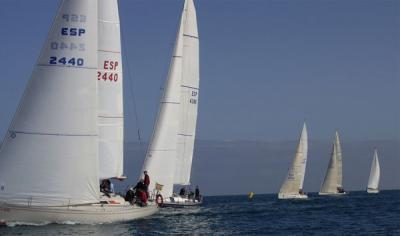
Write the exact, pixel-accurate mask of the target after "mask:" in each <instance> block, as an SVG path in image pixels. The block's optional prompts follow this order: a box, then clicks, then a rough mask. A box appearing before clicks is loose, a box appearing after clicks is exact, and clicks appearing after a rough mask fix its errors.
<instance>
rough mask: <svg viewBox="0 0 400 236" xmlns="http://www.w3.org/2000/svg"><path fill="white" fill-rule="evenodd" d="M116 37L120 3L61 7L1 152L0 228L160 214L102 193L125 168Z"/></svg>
mask: <svg viewBox="0 0 400 236" xmlns="http://www.w3.org/2000/svg"><path fill="white" fill-rule="evenodd" d="M119 31H120V29H119V16H118V3H117V0H63V1H62V2H61V4H60V7H59V10H58V13H57V15H56V18H55V20H54V23H53V25H52V27H51V30H50V32H49V35H48V37H47V40H46V43H45V45H44V47H43V49H42V52H41V55H40V57H39V59H38V62H37V65H36V66H35V68H34V71H33V73H32V77H31V79H30V81H29V83H28V85H27V88H26V90H25V93H24V95H23V97H22V99H21V102H20V104H19V107H18V110H17V112H16V114H15V115H14V119H13V121H12V123H11V125H10V127H9V129H8V132H7V134H6V137H5V139H4V141H3V143H2V146H1V149H0V222H2V223H6V224H13V223H19V224H24V223H30V224H32V223H34V224H45V223H71V222H74V223H80V224H96V223H109V222H117V221H128V220H132V219H137V218H141V217H146V216H149V215H151V214H154V213H156V212H157V211H158V208H157V206H156V204H155V203H150V204H149V205H148V206H146V207H139V206H135V205H131V204H130V203H129V202H126V201H125V200H124V199H123V198H122V197H121V196H118V195H115V194H113V195H112V196H110V197H106V196H102V194H101V193H100V187H99V181H100V180H101V179H104V178H112V177H117V178H120V177H122V170H123V166H122V165H123V153H122V145H123V134H122V130H123V128H122V127H123V111H122V107H123V105H122V70H121V65H122V62H121V53H120V51H121V47H120V35H119ZM99 37H101V39H99V40H98V38H99ZM103 77H104V78H105V79H104V80H102V79H103ZM101 83H104V84H101ZM106 83H108V84H106Z"/></svg>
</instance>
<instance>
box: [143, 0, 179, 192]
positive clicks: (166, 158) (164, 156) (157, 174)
mask: <svg viewBox="0 0 400 236" xmlns="http://www.w3.org/2000/svg"><path fill="white" fill-rule="evenodd" d="M185 7H186V2H185V6H184V9H185ZM182 22H185V14H182V17H181V23H180V27H179V30H178V33H177V37H176V41H175V48H174V53H173V56H172V60H171V65H170V69H169V74H168V78H167V80H166V82H165V86H164V94H163V96H162V99H161V102H160V108H159V111H158V115H157V120H156V123H155V126H154V131H153V135H152V138H151V141H150V145H149V148H148V150H147V154H146V159H145V162H144V165H143V171H144V170H147V171H148V173H149V176H150V177H151V182H150V186H149V190H150V191H152V190H154V189H155V186H156V183H158V184H161V185H163V188H162V190H161V191H160V193H161V194H162V195H163V196H164V197H166V196H171V195H172V193H173V182H174V173H175V164H176V153H177V152H176V147H177V133H178V128H179V114H180V113H179V110H180V96H181V94H180V88H181V80H182V53H183V23H182Z"/></svg>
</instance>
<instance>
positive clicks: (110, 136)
mask: <svg viewBox="0 0 400 236" xmlns="http://www.w3.org/2000/svg"><path fill="white" fill-rule="evenodd" d="M98 4H99V11H98V14H99V22H98V31H99V39H98V45H99V46H98V71H97V81H98V102H99V104H98V105H99V110H98V129H99V162H100V169H99V173H100V174H99V175H100V176H99V177H100V178H101V179H104V178H112V177H121V176H122V175H123V136H124V128H123V127H124V111H123V91H122V90H123V88H122V84H123V80H122V60H121V39H120V23H119V14H118V2H117V0H99V3H98Z"/></svg>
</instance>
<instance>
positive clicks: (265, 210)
mask: <svg viewBox="0 0 400 236" xmlns="http://www.w3.org/2000/svg"><path fill="white" fill-rule="evenodd" d="M309 196H310V199H308V200H277V197H276V195H273V194H266V195H257V194H256V195H255V196H254V198H253V200H252V201H248V199H247V196H244V195H242V196H216V197H205V199H204V200H205V201H204V204H203V205H202V206H201V207H197V208H180V209H171V208H169V209H168V208H164V209H161V211H160V213H158V214H156V215H154V216H152V217H149V218H147V219H141V220H135V221H131V222H126V223H118V224H104V225H57V224H52V225H45V226H15V227H5V226H3V227H0V235H159V234H161V235H400V191H399V190H391V191H381V192H380V193H379V194H367V193H366V192H350V194H348V195H345V196H340V197H328V196H324V197H321V196H318V195H317V194H315V193H314V194H309Z"/></svg>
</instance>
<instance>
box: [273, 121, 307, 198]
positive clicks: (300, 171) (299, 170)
mask: <svg viewBox="0 0 400 236" xmlns="http://www.w3.org/2000/svg"><path fill="white" fill-rule="evenodd" d="M307 152H308V135H307V127H306V123H304V125H303V130H302V131H301V135H300V139H299V144H298V146H297V151H296V155H295V157H294V159H293V162H292V165H291V167H290V168H289V171H288V173H287V176H286V179H285V182H284V183H283V185H282V187H281V189H280V190H279V193H278V198H279V199H306V198H308V197H307V194H305V193H304V192H303V183H304V176H305V172H306V164H307Z"/></svg>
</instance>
